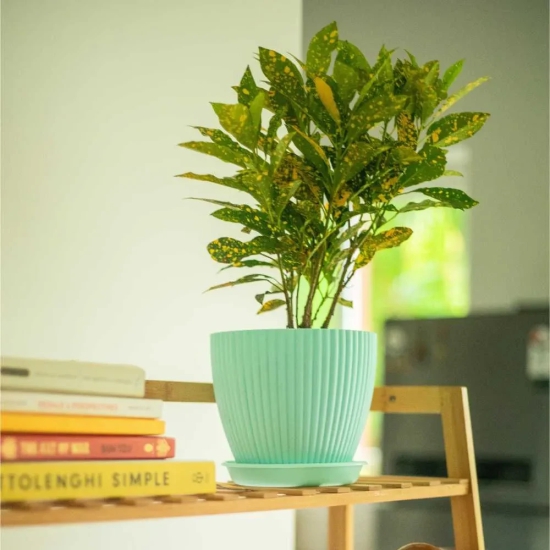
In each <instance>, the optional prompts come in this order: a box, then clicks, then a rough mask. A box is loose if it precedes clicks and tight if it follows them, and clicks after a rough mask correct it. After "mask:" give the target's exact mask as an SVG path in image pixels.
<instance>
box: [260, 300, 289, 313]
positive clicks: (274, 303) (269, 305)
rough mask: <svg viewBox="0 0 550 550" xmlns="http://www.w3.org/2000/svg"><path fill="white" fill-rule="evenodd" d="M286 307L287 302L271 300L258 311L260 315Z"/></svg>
mask: <svg viewBox="0 0 550 550" xmlns="http://www.w3.org/2000/svg"><path fill="white" fill-rule="evenodd" d="M284 305H286V302H285V301H284V300H278V299H275V300H269V302H265V303H264V304H263V305H262V307H261V308H260V309H259V310H258V315H259V314H260V313H265V312H266V311H273V310H274V309H279V308H280V307H282V306H284Z"/></svg>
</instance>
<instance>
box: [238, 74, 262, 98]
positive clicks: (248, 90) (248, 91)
mask: <svg viewBox="0 0 550 550" xmlns="http://www.w3.org/2000/svg"><path fill="white" fill-rule="evenodd" d="M259 89H260V88H258V86H257V85H256V81H255V80H254V77H253V76H252V72H251V71H250V67H247V68H246V70H245V72H244V74H243V77H242V78H241V84H240V86H237V94H238V100H239V103H242V104H243V105H250V103H251V102H252V100H253V99H254V98H255V97H256V96H257V95H258V91H259Z"/></svg>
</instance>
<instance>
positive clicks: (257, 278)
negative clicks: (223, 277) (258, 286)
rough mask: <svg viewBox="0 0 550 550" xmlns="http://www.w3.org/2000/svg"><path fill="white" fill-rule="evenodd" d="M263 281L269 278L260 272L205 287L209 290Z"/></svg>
mask: <svg viewBox="0 0 550 550" xmlns="http://www.w3.org/2000/svg"><path fill="white" fill-rule="evenodd" d="M265 281H269V278H268V277H266V276H265V275H262V274H253V275H245V276H244V277H241V278H240V279H237V280H236V281H229V282H227V283H222V284H221V285H215V286H211V287H210V288H208V289H206V292H208V291H210V290H218V289H219V288H229V287H231V286H237V285H244V284H247V283H260V282H265Z"/></svg>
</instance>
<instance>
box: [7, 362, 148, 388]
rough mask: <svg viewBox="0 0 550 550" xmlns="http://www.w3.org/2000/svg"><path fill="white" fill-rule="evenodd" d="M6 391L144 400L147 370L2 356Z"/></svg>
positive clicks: (127, 366)
mask: <svg viewBox="0 0 550 550" xmlns="http://www.w3.org/2000/svg"><path fill="white" fill-rule="evenodd" d="M0 372H1V375H0V385H1V387H2V389H6V390H24V391H44V392H54V393H73V394H74V393H77V394H85V395H116V396H122V397H143V396H144V395H145V371H144V370H143V369H142V368H140V367H135V366H133V365H110V364H105V363H85V362H81V361H57V360H50V359H30V358H24V357H2V365H1V370H0Z"/></svg>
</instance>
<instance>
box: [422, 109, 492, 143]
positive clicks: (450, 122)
mask: <svg viewBox="0 0 550 550" xmlns="http://www.w3.org/2000/svg"><path fill="white" fill-rule="evenodd" d="M488 118H489V114H488V113H455V114H452V115H447V116H446V117H443V118H442V119H440V120H438V121H436V122H434V123H433V124H432V125H431V126H430V127H429V128H428V130H427V132H426V133H427V136H428V139H427V143H430V144H431V145H433V146H435V147H449V146H450V145H454V144H455V143H458V142H460V141H463V140H465V139H468V138H470V137H472V136H473V135H474V134H476V133H477V132H479V130H481V128H482V127H483V125H484V124H485V123H486V122H487V119H488Z"/></svg>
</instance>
